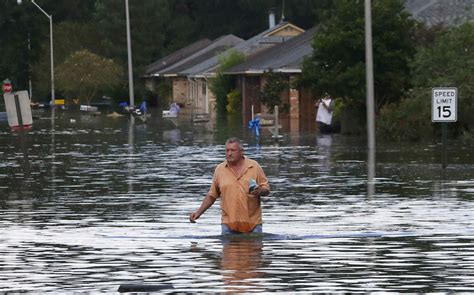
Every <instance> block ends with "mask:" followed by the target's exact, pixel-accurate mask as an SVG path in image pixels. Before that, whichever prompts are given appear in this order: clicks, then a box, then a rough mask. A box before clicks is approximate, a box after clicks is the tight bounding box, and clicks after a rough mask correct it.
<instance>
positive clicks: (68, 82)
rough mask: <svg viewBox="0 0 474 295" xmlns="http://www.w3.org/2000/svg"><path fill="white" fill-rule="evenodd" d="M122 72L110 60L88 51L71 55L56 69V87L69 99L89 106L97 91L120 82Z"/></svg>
mask: <svg viewBox="0 0 474 295" xmlns="http://www.w3.org/2000/svg"><path fill="white" fill-rule="evenodd" d="M121 78H122V70H121V68H120V67H119V66H118V65H117V64H115V63H114V62H113V61H112V60H111V59H106V58H103V57H100V56H98V55H96V54H94V53H92V52H90V51H88V50H81V51H78V52H75V53H73V54H72V55H71V56H70V57H68V58H67V59H66V60H65V61H64V62H63V63H62V64H61V65H59V66H58V67H57V77H56V81H57V85H58V88H59V89H60V90H62V91H63V92H64V93H66V94H67V95H68V96H69V97H71V98H72V97H75V98H78V99H79V100H80V101H81V102H85V103H86V104H90V103H91V101H92V99H93V98H94V97H95V96H96V95H97V94H98V93H99V91H102V92H103V91H106V90H108V89H110V88H112V87H114V86H118V85H119V84H120V82H121Z"/></svg>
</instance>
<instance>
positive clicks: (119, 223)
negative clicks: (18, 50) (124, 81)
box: [0, 112, 474, 293]
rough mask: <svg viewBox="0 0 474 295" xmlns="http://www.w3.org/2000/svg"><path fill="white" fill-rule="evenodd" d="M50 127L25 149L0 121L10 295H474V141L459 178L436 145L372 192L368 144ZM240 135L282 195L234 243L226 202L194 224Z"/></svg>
mask: <svg viewBox="0 0 474 295" xmlns="http://www.w3.org/2000/svg"><path fill="white" fill-rule="evenodd" d="M37 116H38V118H36V119H35V124H34V128H33V130H31V131H30V132H29V133H27V134H26V135H24V136H23V137H22V136H20V135H19V134H12V133H11V132H10V130H9V128H8V126H7V123H6V122H5V121H2V122H0V156H1V159H2V160H1V162H0V165H1V170H0V191H1V195H0V292H40V293H47V292H105V293H115V292H117V290H118V288H119V286H121V285H122V286H125V285H128V284H135V285H138V287H149V288H156V289H155V290H159V291H157V292H160V293H167V292H169V293H173V292H189V293H196V292H200V293H207V292H219V293H220V292H281V293H287V292H304V293H311V292H351V293H352V292H422V293H425V292H471V291H473V290H474V218H473V209H474V154H473V153H474V150H473V149H472V144H473V142H467V141H466V142H462V141H459V142H458V141H456V142H449V148H448V167H447V169H446V170H445V171H443V169H441V163H440V155H441V147H440V145H439V144H437V143H436V142H433V143H422V144H383V143H380V142H377V154H376V160H377V164H376V177H377V180H376V183H375V185H373V186H372V185H368V184H367V181H366V178H367V165H366V158H367V156H366V140H365V139H363V138H355V137H344V136H340V135H333V136H321V135H318V134H315V133H314V132H308V133H299V134H289V133H285V132H283V134H284V137H283V138H282V139H281V140H280V141H279V142H276V141H275V140H274V139H272V138H271V136H270V134H269V133H268V132H263V134H262V136H261V138H260V140H257V139H255V137H254V135H253V134H252V133H251V132H250V131H249V130H248V129H245V128H239V127H236V126H238V124H235V122H233V121H232V120H230V121H228V122H220V123H218V124H216V125H215V126H214V130H213V131H212V128H211V124H210V123H199V124H197V123H196V124H194V125H193V124H191V123H190V121H189V120H187V119H183V118H180V119H179V120H176V121H172V120H170V119H162V118H159V116H156V115H154V116H152V117H151V118H150V119H149V121H148V122H147V124H143V123H142V122H140V120H135V122H131V120H130V119H129V118H127V117H122V118H115V119H114V118H108V117H106V116H96V117H93V116H89V115H83V114H82V115H81V114H78V113H72V114H69V113H62V112H59V113H57V114H56V118H55V119H54V122H53V121H52V120H51V119H50V115H49V113H47V112H44V113H39V114H37ZM173 120H175V119H173ZM53 125H54V128H52V126H53ZM230 136H238V137H242V138H243V139H244V140H245V146H246V153H247V155H248V156H250V157H251V158H254V159H256V160H257V161H259V163H260V164H261V165H262V167H263V168H264V170H265V171H266V173H267V176H268V178H269V181H270V184H271V186H272V194H271V195H270V196H268V197H266V198H265V199H264V201H263V211H264V217H263V218H264V232H265V234H264V235H262V236H252V235H250V236H239V237H235V238H231V239H222V238H221V236H220V223H219V220H220V217H219V216H220V215H219V214H220V212H219V208H218V206H217V205H218V203H216V204H215V205H214V206H213V207H212V208H211V209H209V210H208V212H206V213H205V214H204V215H203V216H202V217H201V219H199V220H198V222H197V223H196V224H190V223H189V222H188V214H189V212H191V211H193V210H195V209H196V208H197V207H198V206H199V204H200V202H201V200H202V198H203V196H204V195H205V193H206V192H207V190H208V188H209V185H210V182H211V178H212V172H213V169H214V167H215V165H216V164H218V163H219V162H220V161H222V160H223V157H224V146H223V143H224V141H225V139H226V138H227V137H230ZM135 287H137V286H135ZM131 288H134V286H131ZM149 290H152V289H149Z"/></svg>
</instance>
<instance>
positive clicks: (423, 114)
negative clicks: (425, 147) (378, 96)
mask: <svg viewBox="0 0 474 295" xmlns="http://www.w3.org/2000/svg"><path fill="white" fill-rule="evenodd" d="M430 95H431V94H430V92H429V91H428V92H427V91H426V89H425V90H421V89H420V90H418V93H415V91H412V95H411V96H410V97H408V98H405V99H402V100H401V101H399V102H396V103H392V104H388V105H386V106H384V107H383V108H382V109H381V110H380V113H379V115H378V117H377V123H376V124H377V125H376V126H377V136H378V137H380V138H384V139H388V140H394V141H404V140H408V141H420V140H424V139H429V138H432V136H433V131H434V128H433V125H432V123H431V99H430V98H431V96H430Z"/></svg>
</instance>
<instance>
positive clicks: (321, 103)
mask: <svg viewBox="0 0 474 295" xmlns="http://www.w3.org/2000/svg"><path fill="white" fill-rule="evenodd" d="M315 106H316V107H317V108H318V111H317V113H316V122H318V125H319V131H320V132H321V133H332V132H333V130H332V127H331V122H332V113H333V109H334V99H332V98H331V96H330V95H329V94H327V93H326V94H325V95H324V97H323V98H321V99H319V100H317V101H316V103H315Z"/></svg>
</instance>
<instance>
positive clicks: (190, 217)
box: [189, 212, 199, 223]
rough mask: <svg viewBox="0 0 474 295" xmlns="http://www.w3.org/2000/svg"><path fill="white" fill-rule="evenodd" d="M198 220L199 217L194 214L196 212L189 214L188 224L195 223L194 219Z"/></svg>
mask: <svg viewBox="0 0 474 295" xmlns="http://www.w3.org/2000/svg"><path fill="white" fill-rule="evenodd" d="M198 218H199V216H198V215H197V214H196V212H193V213H191V214H189V222H191V223H196V219H198Z"/></svg>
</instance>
